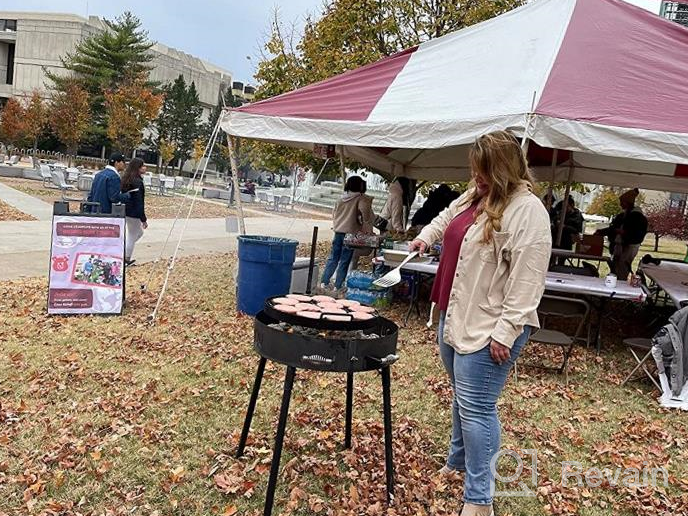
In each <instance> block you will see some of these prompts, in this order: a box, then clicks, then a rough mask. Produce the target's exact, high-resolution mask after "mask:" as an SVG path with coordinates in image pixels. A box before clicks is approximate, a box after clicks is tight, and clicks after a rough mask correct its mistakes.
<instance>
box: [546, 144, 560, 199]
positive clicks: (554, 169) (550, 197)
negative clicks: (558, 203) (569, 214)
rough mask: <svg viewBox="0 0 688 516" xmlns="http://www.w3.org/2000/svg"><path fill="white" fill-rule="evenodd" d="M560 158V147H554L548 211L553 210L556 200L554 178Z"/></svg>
mask: <svg viewBox="0 0 688 516" xmlns="http://www.w3.org/2000/svg"><path fill="white" fill-rule="evenodd" d="M558 158H559V149H554V152H553V153H552V180H551V181H550V182H549V199H547V211H549V212H551V211H552V208H553V207H554V206H553V204H554V203H553V201H554V182H555V181H554V180H555V178H556V172H557V159H558Z"/></svg>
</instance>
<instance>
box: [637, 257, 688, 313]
mask: <svg viewBox="0 0 688 516" xmlns="http://www.w3.org/2000/svg"><path fill="white" fill-rule="evenodd" d="M640 268H641V269H642V271H643V272H644V273H645V275H646V276H647V277H648V278H650V279H651V280H652V281H654V282H655V284H656V285H658V286H659V287H660V288H661V289H662V290H663V291H664V292H666V293H667V294H668V295H669V297H670V298H671V301H672V302H673V303H674V305H676V307H677V308H680V307H681V302H682V301H688V263H679V262H662V263H660V264H659V265H654V264H652V263H648V264H645V265H642V266H641V267H640Z"/></svg>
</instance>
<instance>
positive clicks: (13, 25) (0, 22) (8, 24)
mask: <svg viewBox="0 0 688 516" xmlns="http://www.w3.org/2000/svg"><path fill="white" fill-rule="evenodd" d="M0 32H17V20H4V19H0Z"/></svg>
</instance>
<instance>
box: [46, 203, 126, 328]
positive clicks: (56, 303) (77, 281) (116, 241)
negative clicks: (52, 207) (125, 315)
mask: <svg viewBox="0 0 688 516" xmlns="http://www.w3.org/2000/svg"><path fill="white" fill-rule="evenodd" d="M48 285H49V286H48V313H49V314H120V313H122V302H123V300H124V218H123V217H112V218H111V217H89V216H72V215H55V216H53V235H52V246H51V251H50V276H49V283H48Z"/></svg>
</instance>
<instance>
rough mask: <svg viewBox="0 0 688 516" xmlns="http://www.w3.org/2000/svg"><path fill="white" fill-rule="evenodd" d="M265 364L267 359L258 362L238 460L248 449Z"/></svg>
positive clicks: (238, 451) (238, 449)
mask: <svg viewBox="0 0 688 516" xmlns="http://www.w3.org/2000/svg"><path fill="white" fill-rule="evenodd" d="M265 362H266V359H265V358H263V357H260V362H258V371H256V379H255V380H254V382H253V391H251V400H250V401H249V402H248V409H246V419H244V428H243V429H242V430H241V438H240V439H239V446H238V447H237V451H236V458H237V459H238V458H239V457H241V456H242V455H243V454H244V448H246V439H248V431H249V430H250V429H251V421H252V420H253V412H254V411H255V410H256V402H257V401H258V392H260V384H261V382H262V381H263V372H264V371H265Z"/></svg>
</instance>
